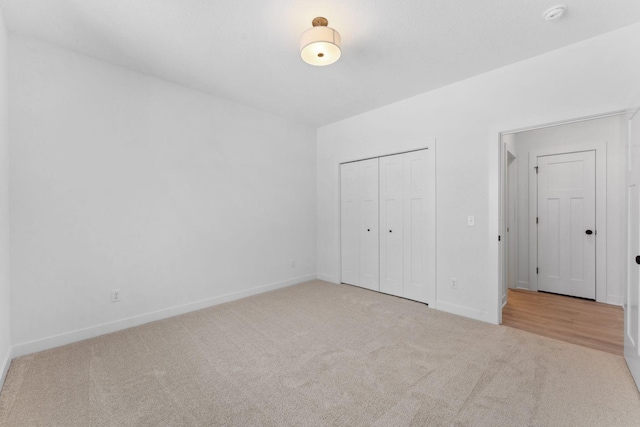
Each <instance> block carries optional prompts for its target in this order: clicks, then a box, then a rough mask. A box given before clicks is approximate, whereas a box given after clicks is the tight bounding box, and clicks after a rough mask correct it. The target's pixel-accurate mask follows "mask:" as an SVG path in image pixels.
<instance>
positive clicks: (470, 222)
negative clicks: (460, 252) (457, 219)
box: [467, 215, 476, 227]
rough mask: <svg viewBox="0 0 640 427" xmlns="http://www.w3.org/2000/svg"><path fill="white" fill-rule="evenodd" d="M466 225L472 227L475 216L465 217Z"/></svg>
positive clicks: (474, 223) (474, 222)
mask: <svg viewBox="0 0 640 427" xmlns="http://www.w3.org/2000/svg"><path fill="white" fill-rule="evenodd" d="M467 225H468V226H469V227H473V226H474V225H476V218H475V217H474V216H473V215H469V216H468V217H467Z"/></svg>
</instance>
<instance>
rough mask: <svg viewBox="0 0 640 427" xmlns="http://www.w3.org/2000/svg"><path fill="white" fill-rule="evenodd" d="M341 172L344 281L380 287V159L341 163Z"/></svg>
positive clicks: (351, 283) (375, 287) (367, 286)
mask: <svg viewBox="0 0 640 427" xmlns="http://www.w3.org/2000/svg"><path fill="white" fill-rule="evenodd" d="M340 176H341V179H340V181H341V229H342V230H341V231H342V233H341V246H342V282H343V283H348V284H350V285H356V286H361V287H363V288H367V289H372V290H375V291H377V290H379V259H380V258H379V253H378V248H379V244H378V197H379V193H378V159H377V158H376V159H370V160H362V161H358V162H351V163H345V164H342V165H341V166H340Z"/></svg>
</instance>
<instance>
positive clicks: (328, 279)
mask: <svg viewBox="0 0 640 427" xmlns="http://www.w3.org/2000/svg"><path fill="white" fill-rule="evenodd" d="M318 280H324V281H325V282H330V283H336V284H338V283H340V282H339V281H338V279H337V278H336V276H329V275H328V274H320V273H318Z"/></svg>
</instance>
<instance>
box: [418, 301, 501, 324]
mask: <svg viewBox="0 0 640 427" xmlns="http://www.w3.org/2000/svg"><path fill="white" fill-rule="evenodd" d="M501 297H502V296H501ZM437 305H438V310H440V311H446V312H447V313H451V314H457V315H458V316H464V317H468V318H471V319H475V320H480V321H483V322H489V321H490V320H489V313H487V312H486V311H482V310H478V309H476V308H471V307H465V306H462V305H457V304H451V303H448V302H444V301H442V300H439V301H438V302H437ZM430 307H431V306H430ZM500 309H501V310H500V311H502V307H500Z"/></svg>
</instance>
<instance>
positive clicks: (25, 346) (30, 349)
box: [12, 274, 317, 357]
mask: <svg viewBox="0 0 640 427" xmlns="http://www.w3.org/2000/svg"><path fill="white" fill-rule="evenodd" d="M316 277H317V275H316V274H309V275H306V276H300V277H295V278H293V279H289V280H285V281H283V282H277V283H270V284H267V285H262V286H257V287H255V288H251V289H247V290H244V291H239V292H232V293H230V294H226V295H221V296H217V297H213V298H207V299H204V300H201V301H196V302H192V303H188V304H183V305H179V306H175V307H169V308H165V309H162V310H158V311H153V312H151V313H145V314H140V315H138V316H133V317H128V318H126V319H121V320H116V321H113V322H108V323H103V324H101V325H96V326H91V327H88V328H83V329H78V330H75V331H72V332H67V333H64V334H60V335H54V336H51V337H47V338H42V339H38V340H34V341H29V342H26V343H21V344H17V345H14V346H13V351H12V356H13V357H20V356H24V355H27V354H31V353H37V352H39V351H43V350H49V349H51V348H55V347H60V346H63V345H67V344H71V343H74V342H78V341H82V340H86V339H89V338H94V337H97V336H100V335H104V334H109V333H111V332H116V331H120V330H122V329H128V328H132V327H134V326H139V325H143V324H145V323H150V322H154V321H156V320H161V319H166V318H169V317H173V316H178V315H180V314H184V313H189V312H191V311H196V310H201V309H203V308H208V307H212V306H214V305H218V304H223V303H225V302H230V301H235V300H237V299H240V298H246V297H249V296H252V295H257V294H261V293H264V292H269V291H273V290H276V289H281V288H286V287H287V286H292V285H297V284H298V283H302V282H307V281H309V280H313V279H315V278H316Z"/></svg>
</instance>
